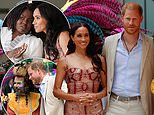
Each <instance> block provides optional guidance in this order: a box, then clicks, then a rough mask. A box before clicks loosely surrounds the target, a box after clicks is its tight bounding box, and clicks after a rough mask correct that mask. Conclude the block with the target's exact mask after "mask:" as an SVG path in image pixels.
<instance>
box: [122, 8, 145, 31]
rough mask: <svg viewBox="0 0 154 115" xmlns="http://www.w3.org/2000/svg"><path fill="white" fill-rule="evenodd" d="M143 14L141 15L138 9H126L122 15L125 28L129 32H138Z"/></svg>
mask: <svg viewBox="0 0 154 115" xmlns="http://www.w3.org/2000/svg"><path fill="white" fill-rule="evenodd" d="M142 19H143V16H141V15H140V13H139V11H138V9H126V11H125V14H124V15H123V16H122V22H123V25H124V29H125V31H126V32H127V33H128V34H135V33H138V32H139V30H140V25H141V22H142Z"/></svg>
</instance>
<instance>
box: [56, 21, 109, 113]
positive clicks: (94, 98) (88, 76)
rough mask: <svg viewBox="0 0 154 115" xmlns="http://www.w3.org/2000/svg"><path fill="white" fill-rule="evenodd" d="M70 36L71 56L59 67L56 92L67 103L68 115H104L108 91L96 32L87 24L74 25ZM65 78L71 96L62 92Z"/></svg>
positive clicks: (103, 60) (104, 65) (62, 59)
mask: <svg viewBox="0 0 154 115" xmlns="http://www.w3.org/2000/svg"><path fill="white" fill-rule="evenodd" d="M70 37H71V39H70V41H69V43H68V55H66V57H63V58H61V59H60V60H59V62H58V65H57V75H56V80H55V85H54V91H53V93H54V95H55V96H56V97H57V98H60V99H64V100H66V103H65V107H64V109H65V111H64V114H65V115H103V107H102V102H101V98H102V97H104V96H106V90H107V89H106V64H105V59H104V58H103V57H101V56H99V55H98V53H97V52H96V48H95V39H94V37H93V33H92V32H91V30H90V28H89V26H87V25H86V24H84V23H74V24H72V25H71V31H70ZM64 79H65V80H66V83H67V87H68V93H65V92H63V91H62V90H61V85H62V81H63V80H64ZM100 84H101V86H102V91H99V86H100Z"/></svg>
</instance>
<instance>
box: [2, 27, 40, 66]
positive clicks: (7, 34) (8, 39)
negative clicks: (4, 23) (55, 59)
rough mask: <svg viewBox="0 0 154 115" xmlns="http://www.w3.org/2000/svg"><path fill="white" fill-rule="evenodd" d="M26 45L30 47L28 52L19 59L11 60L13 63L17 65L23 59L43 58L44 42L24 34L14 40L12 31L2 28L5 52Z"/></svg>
mask: <svg viewBox="0 0 154 115" xmlns="http://www.w3.org/2000/svg"><path fill="white" fill-rule="evenodd" d="M24 43H25V44H27V45H28V47H27V49H26V51H25V52H24V53H23V55H22V56H21V57H19V58H10V60H11V61H12V62H14V63H16V62H18V61H20V60H22V59H26V58H33V57H40V58H41V57H42V56H43V42H42V40H41V39H40V38H37V37H36V36H32V35H30V34H27V35H26V34H23V35H21V36H17V37H16V38H15V39H14V40H12V29H8V27H2V30H1V44H2V47H3V50H4V52H6V51H11V50H13V49H15V48H18V47H20V46H22V45H23V44H24Z"/></svg>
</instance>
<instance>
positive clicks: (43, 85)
mask: <svg viewBox="0 0 154 115" xmlns="http://www.w3.org/2000/svg"><path fill="white" fill-rule="evenodd" d="M48 77H50V76H48V75H46V76H45V77H44V78H43V81H42V82H41V84H40V89H39V91H40V92H41V95H42V97H43V98H44V99H45V94H44V93H45V84H46V83H47V80H48Z"/></svg>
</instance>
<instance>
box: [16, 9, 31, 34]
mask: <svg viewBox="0 0 154 115" xmlns="http://www.w3.org/2000/svg"><path fill="white" fill-rule="evenodd" d="M32 21H33V15H32V12H31V11H30V10H28V9H26V10H24V11H23V12H22V14H21V15H20V17H19V19H18V20H17V23H16V31H15V32H16V33H18V35H22V34H25V33H28V32H29V31H30V29H31V26H32Z"/></svg>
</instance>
